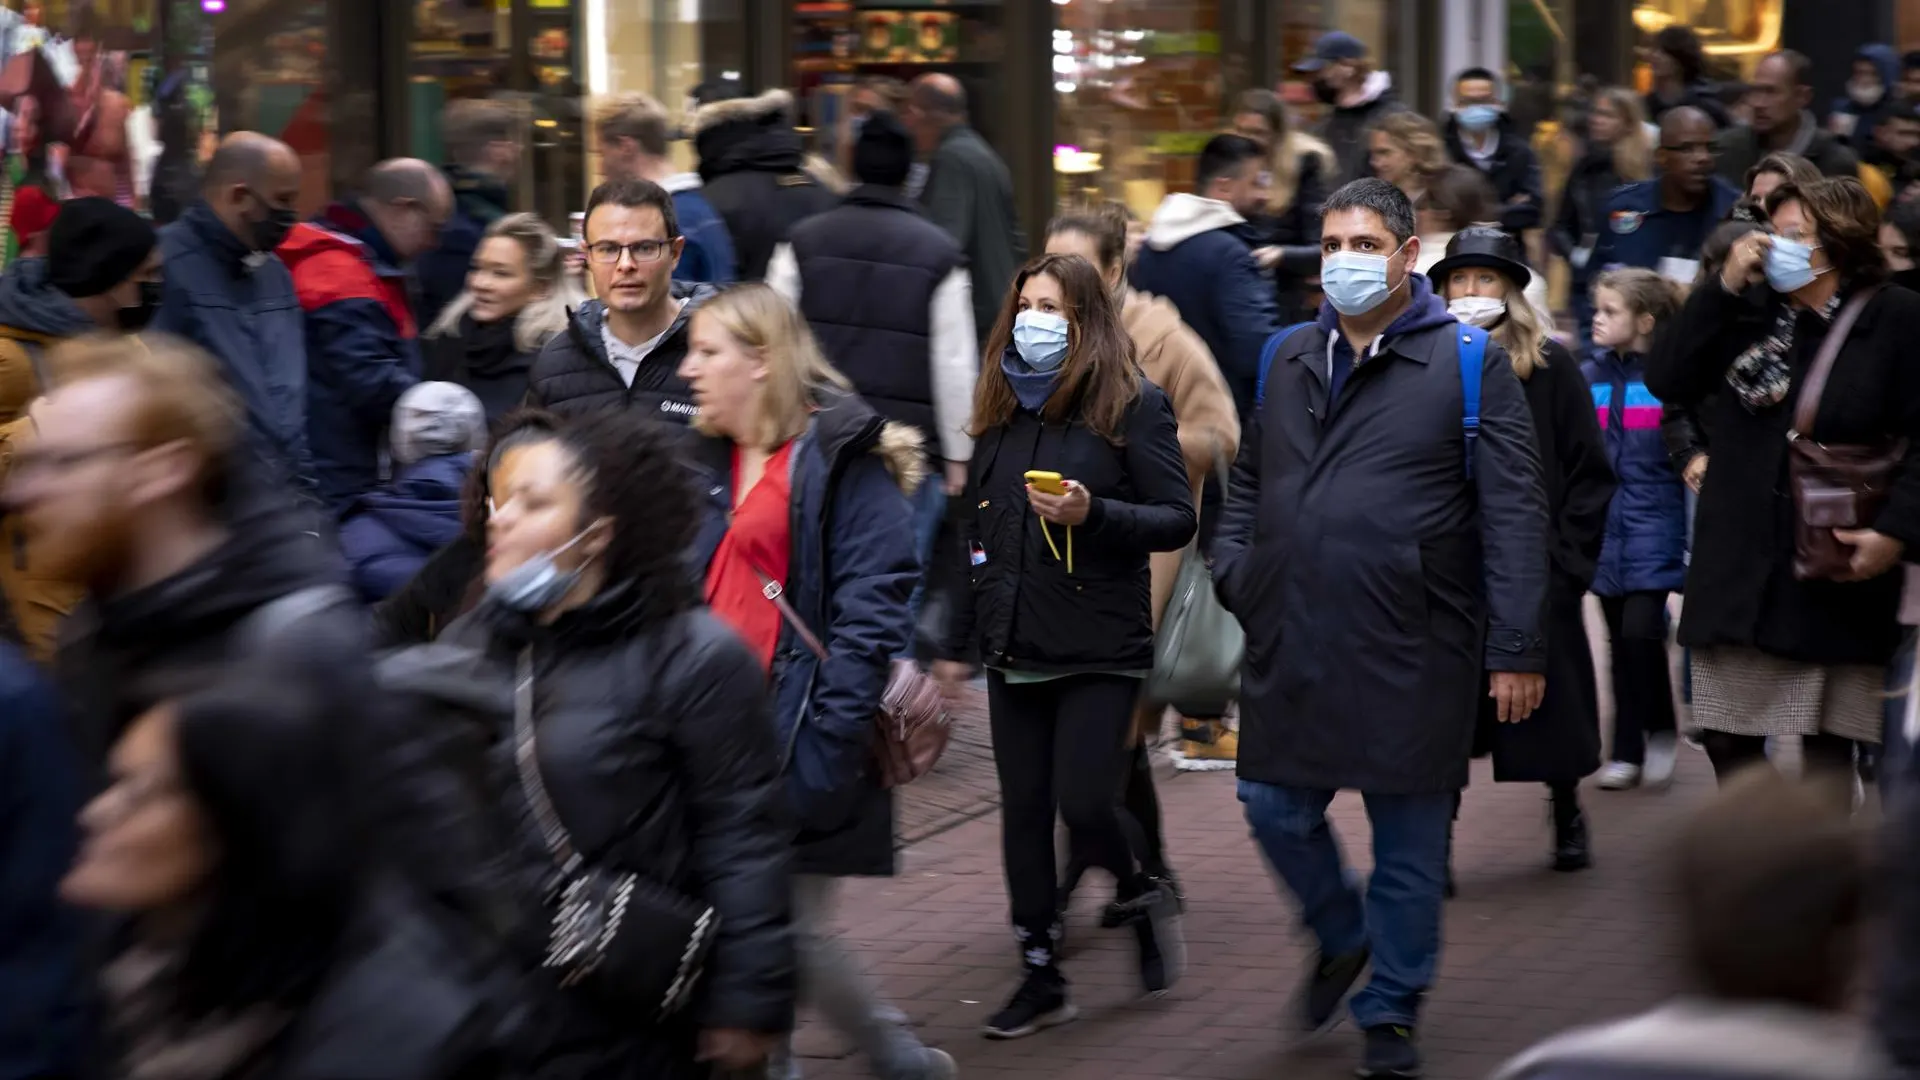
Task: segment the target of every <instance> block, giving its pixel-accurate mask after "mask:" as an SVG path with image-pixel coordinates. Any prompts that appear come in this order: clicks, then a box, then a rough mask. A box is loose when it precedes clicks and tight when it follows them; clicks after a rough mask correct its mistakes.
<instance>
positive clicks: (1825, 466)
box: [1787, 286, 1907, 581]
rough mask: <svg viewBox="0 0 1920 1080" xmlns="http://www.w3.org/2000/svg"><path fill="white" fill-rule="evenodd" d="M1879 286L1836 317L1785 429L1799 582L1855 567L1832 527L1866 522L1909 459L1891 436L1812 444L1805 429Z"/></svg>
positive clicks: (1848, 549)
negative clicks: (1866, 442)
mask: <svg viewBox="0 0 1920 1080" xmlns="http://www.w3.org/2000/svg"><path fill="white" fill-rule="evenodd" d="M1880 288H1881V287H1880V286H1874V287H1872V288H1868V289H1862V290H1861V291H1859V292H1857V293H1855V294H1854V295H1853V297H1852V298H1851V299H1849V300H1848V301H1847V303H1846V306H1844V307H1842V308H1841V309H1840V314H1839V316H1838V317H1836V318H1835V319H1834V320H1833V326H1832V327H1831V328H1830V329H1828V331H1827V336H1826V339H1825V340H1823V341H1821V343H1820V350H1819V352H1818V353H1816V354H1815V355H1814V358H1813V366H1812V367H1811V368H1809V369H1808V370H1807V378H1806V382H1805V383H1804V384H1803V385H1802V386H1801V388H1800V400H1799V402H1798V403H1797V404H1796V405H1795V406H1794V410H1793V428H1792V430H1790V431H1788V432H1787V481H1788V483H1789V484H1790V485H1791V489H1792V492H1793V574H1794V576H1795V577H1797V578H1799V579H1800V580H1802V581H1818V580H1835V579H1839V578H1844V577H1846V576H1847V575H1849V574H1850V573H1851V572H1852V568H1853V548H1851V547H1849V546H1848V545H1846V544H1843V543H1841V542H1840V541H1839V539H1838V538H1837V537H1835V536H1834V535H1833V531H1834V530H1835V529H1863V528H1871V527H1872V525H1873V522H1874V519H1875V518H1876V517H1878V516H1879V513H1880V508H1881V507H1882V506H1885V505H1886V502H1887V492H1888V489H1889V488H1890V487H1892V484H1893V474H1894V471H1895V470H1896V469H1898V468H1899V467H1900V462H1901V461H1902V459H1904V458H1905V457H1906V453H1907V440H1906V439H1904V438H1892V439H1888V440H1887V441H1885V442H1882V443H1879V444H1877V445H1873V446H1833V445H1829V444H1827V443H1821V442H1815V441H1814V440H1813V439H1811V438H1809V437H1808V435H1807V432H1810V431H1812V430H1813V422H1814V419H1815V417H1817V416H1818V415H1819V412H1820V396H1821V395H1822V394H1823V393H1824V392H1825V391H1826V388H1827V376H1829V375H1831V374H1832V373H1833V364H1834V361H1835V360H1836V359H1838V358H1839V356H1840V349H1841V347H1842V346H1844V345H1845V344H1846V343H1847V335H1849V334H1850V333H1852V332H1853V324H1854V323H1855V322H1858V321H1859V319H1860V312H1861V311H1863V310H1865V309H1866V306H1867V304H1868V302H1870V301H1871V300H1872V299H1873V298H1874V297H1875V296H1876V295H1878V294H1879V292H1880Z"/></svg>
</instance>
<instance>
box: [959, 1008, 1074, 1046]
mask: <svg viewBox="0 0 1920 1080" xmlns="http://www.w3.org/2000/svg"><path fill="white" fill-rule="evenodd" d="M1079 1015H1080V1010H1079V1009H1076V1008H1074V1005H1073V1002H1071V1001H1069V1002H1067V1003H1066V1004H1065V1005H1062V1006H1060V1007H1059V1008H1057V1009H1055V1010H1053V1011H1052V1012H1050V1013H1043V1014H1041V1015H1040V1016H1037V1017H1035V1018H1034V1020H1033V1022H1032V1023H1030V1024H1026V1025H1024V1026H1021V1027H1017V1028H997V1027H991V1026H989V1027H984V1028H981V1029H980V1034H982V1035H985V1036H986V1037H987V1038H989V1039H993V1040H995V1041H996V1042H1005V1041H1007V1040H1008V1039H1024V1038H1026V1037H1027V1036H1029V1035H1038V1034H1040V1033H1041V1032H1043V1031H1045V1030H1047V1029H1048V1028H1054V1027H1059V1026H1060V1025H1061V1024H1065V1023H1068V1022H1069V1021H1071V1020H1073V1019H1074V1018H1075V1017H1077V1016H1079Z"/></svg>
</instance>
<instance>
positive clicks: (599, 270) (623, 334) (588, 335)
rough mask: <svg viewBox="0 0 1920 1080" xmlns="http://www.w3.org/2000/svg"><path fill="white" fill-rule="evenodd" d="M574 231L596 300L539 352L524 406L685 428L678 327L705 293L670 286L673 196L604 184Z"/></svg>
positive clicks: (638, 185) (683, 348)
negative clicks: (580, 238) (580, 233)
mask: <svg viewBox="0 0 1920 1080" xmlns="http://www.w3.org/2000/svg"><path fill="white" fill-rule="evenodd" d="M582 227H583V228H584V230H585V232H586V238H585V239H586V245H587V269H588V270H589V271H590V272H591V273H592V274H593V291H594V295H595V296H596V297H598V299H595V300H589V301H587V302H586V303H584V304H581V305H580V307H579V308H578V309H576V310H575V311H574V313H573V320H572V322H571V323H569V324H568V326H567V332H566V333H565V334H562V335H559V336H557V337H555V338H553V339H552V340H550V341H548V342H547V344H546V346H545V347H543V348H542V349H541V350H540V355H539V356H538V357H537V358H535V360H534V362H533V370H532V371H531V372H530V373H529V374H528V376H527V403H528V404H529V405H533V406H536V407H538V408H542V409H548V410H551V411H553V412H555V413H557V414H559V415H561V416H578V415H581V414H584V413H587V412H600V411H608V410H630V411H633V412H638V413H640V414H642V415H644V416H647V417H649V418H652V419H655V420H661V421H665V422H666V423H669V424H673V425H675V426H677V427H684V426H685V425H686V424H687V422H688V421H689V420H691V419H692V418H693V413H694V405H693V391H691V390H690V389H688V388H687V384H686V382H685V380H683V379H681V378H680V376H679V374H678V372H679V368H680V360H681V358H682V357H684V356H685V355H686V353H687V320H688V319H690V318H692V316H693V312H694V310H695V309H696V308H697V307H698V306H699V304H700V302H701V301H702V300H705V299H706V298H707V297H709V296H711V295H713V292H714V290H713V287H712V286H710V285H689V284H686V283H685V282H677V281H672V280H670V278H671V276H672V274H673V268H674V265H675V264H676V263H677V262H678V261H679V259H680V255H681V252H682V250H683V249H684V248H685V246H686V238H685V237H683V236H681V235H680V224H679V221H678V219H677V218H675V217H674V214H673V200H672V197H671V196H669V195H668V194H667V192H666V189H664V188H662V187H660V186H659V185H658V184H655V183H653V182H651V181H648V180H609V181H607V182H606V183H604V184H601V185H600V186H599V187H597V188H594V189H593V194H591V195H589V196H588V197H587V216H586V219H585V224H584V225H583V226H582Z"/></svg>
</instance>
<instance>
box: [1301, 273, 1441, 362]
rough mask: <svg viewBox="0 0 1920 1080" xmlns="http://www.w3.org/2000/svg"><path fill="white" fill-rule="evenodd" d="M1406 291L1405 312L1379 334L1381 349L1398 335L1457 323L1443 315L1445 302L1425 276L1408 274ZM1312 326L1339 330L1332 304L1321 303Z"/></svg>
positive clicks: (1338, 317) (1338, 319) (1336, 314)
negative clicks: (1408, 298)
mask: <svg viewBox="0 0 1920 1080" xmlns="http://www.w3.org/2000/svg"><path fill="white" fill-rule="evenodd" d="M1407 288H1409V289H1411V290H1412V299H1411V301H1410V302H1409V303H1408V304H1407V309H1406V310H1405V311H1402V312H1401V313H1400V314H1399V315H1398V316H1397V317H1395V318H1394V320H1393V321H1392V322H1390V323H1388V324H1387V328H1386V329H1385V330H1384V331H1382V332H1381V334H1380V340H1381V344H1382V347H1385V346H1386V345H1387V344H1388V343H1389V342H1390V340H1391V339H1392V338H1396V337H1398V336H1400V335H1401V334H1411V333H1413V332H1415V331H1417V330H1431V329H1433V328H1434V327H1436V326H1446V325H1448V324H1450V323H1455V322H1458V321H1459V320H1458V319H1455V318H1454V317H1453V315H1452V314H1451V313H1449V312H1448V311H1447V302H1446V301H1445V300H1442V299H1440V294H1439V293H1436V292H1434V291H1433V282H1431V281H1428V280H1427V275H1425V274H1408V275H1407ZM1315 322H1316V323H1317V324H1318V325H1319V327H1320V329H1322V330H1325V331H1327V332H1328V333H1332V332H1333V331H1335V330H1338V329H1340V313H1339V312H1337V311H1335V310H1333V305H1332V304H1330V303H1328V302H1327V301H1325V300H1322V301H1320V317H1319V318H1318V319H1316V320H1315Z"/></svg>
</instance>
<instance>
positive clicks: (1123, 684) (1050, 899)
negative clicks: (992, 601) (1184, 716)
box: [987, 671, 1140, 966]
mask: <svg viewBox="0 0 1920 1080" xmlns="http://www.w3.org/2000/svg"><path fill="white" fill-rule="evenodd" d="M1139 692H1140V680H1139V679H1136V678H1132V677H1129V676H1124V675H1071V676H1068V677H1065V678H1060V679H1049V680H1046V681H1044V682H1033V683H1009V682H1008V681H1007V679H1006V676H1005V675H1003V674H1001V673H1000V672H998V671H988V673H987V716H988V721H989V725H990V726H991V728H992V730H993V761H994V767H995V769H996V771H997V772H998V773H999V775H1000V849H1001V857H1002V859H1003V861H1004V863H1005V870H1006V877H1007V896H1008V899H1009V900H1010V901H1011V903H1012V908H1013V911H1012V915H1013V926H1014V931H1015V932H1016V933H1017V934H1018V935H1020V938H1021V942H1022V947H1023V949H1024V950H1025V951H1026V955H1027V959H1028V962H1029V963H1033V964H1036V966H1047V965H1051V964H1052V963H1053V956H1052V947H1051V942H1052V940H1053V935H1054V934H1055V932H1056V928H1055V920H1056V918H1057V910H1058V909H1057V908H1056V906H1055V905H1056V904H1057V903H1058V898H1057V893H1058V889H1059V882H1058V880H1057V875H1058V872H1059V867H1058V865H1057V864H1056V862H1055V852H1054V845H1053V821H1054V815H1055V814H1056V813H1058V815H1059V816H1060V818H1061V819H1062V820H1064V821H1065V822H1066V824H1067V831H1068V835H1069V837H1070V842H1071V852H1072V856H1071V858H1072V860H1073V861H1075V862H1083V863H1085V864H1086V865H1088V866H1097V867H1099V868H1101V869H1102V870H1105V871H1107V872H1108V873H1110V874H1112V875H1113V877H1114V880H1115V881H1116V882H1117V883H1118V885H1119V894H1120V896H1121V897H1122V898H1130V897H1132V896H1134V895H1136V894H1137V893H1138V892H1139V891H1140V875H1139V874H1138V872H1136V871H1135V869H1134V864H1133V854H1132V851H1131V850H1130V849H1129V847H1128V844H1127V838H1126V834H1125V832H1124V831H1123V830H1122V828H1121V825H1120V817H1121V814H1120V805H1119V804H1120V792H1121V789H1122V786H1123V785H1124V784H1125V783H1126V781H1127V771H1128V769H1129V767H1130V763H1129V758H1130V750H1129V748H1128V745H1127V743H1128V738H1127V736H1128V734H1129V733H1130V732H1131V730H1132V726H1133V714H1134V703H1135V699H1136V698H1137V697H1138V695H1139ZM1042 953H1044V955H1039V954H1042Z"/></svg>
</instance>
